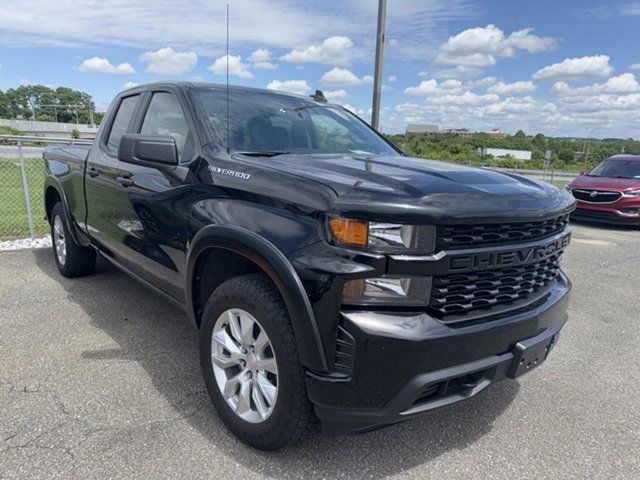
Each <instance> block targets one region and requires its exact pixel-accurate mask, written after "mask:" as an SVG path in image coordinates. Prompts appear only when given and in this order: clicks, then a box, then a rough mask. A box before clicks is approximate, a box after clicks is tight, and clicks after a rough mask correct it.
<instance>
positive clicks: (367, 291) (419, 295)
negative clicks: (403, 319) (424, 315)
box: [342, 277, 431, 306]
mask: <svg viewBox="0 0 640 480" xmlns="http://www.w3.org/2000/svg"><path fill="white" fill-rule="evenodd" d="M430 288H431V277H404V278H398V277H378V278H364V279H360V280H350V281H348V282H346V283H345V284H344V288H343V289H342V302H343V303H345V304H348V305H370V304H376V305H406V306H424V305H427V303H428V302H429V290H430Z"/></svg>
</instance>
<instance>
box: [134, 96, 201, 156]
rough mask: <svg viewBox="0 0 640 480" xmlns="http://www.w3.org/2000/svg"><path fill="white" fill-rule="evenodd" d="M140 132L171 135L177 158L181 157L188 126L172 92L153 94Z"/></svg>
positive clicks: (187, 134)
mask: <svg viewBox="0 0 640 480" xmlns="http://www.w3.org/2000/svg"><path fill="white" fill-rule="evenodd" d="M140 133H143V134H145V135H169V136H171V137H173V139H174V140H175V141H176V147H177V148H178V158H182V153H183V152H184V149H185V144H186V143H187V137H188V136H189V127H188V125H187V120H186V119H185V117H184V113H183V112H182V108H181V107H180V102H179V101H178V99H177V98H176V96H175V95H174V94H172V93H167V92H157V93H154V94H153V97H151V103H149V108H148V109H147V113H146V114H145V116H144V120H143V121H142V129H141V130H140Z"/></svg>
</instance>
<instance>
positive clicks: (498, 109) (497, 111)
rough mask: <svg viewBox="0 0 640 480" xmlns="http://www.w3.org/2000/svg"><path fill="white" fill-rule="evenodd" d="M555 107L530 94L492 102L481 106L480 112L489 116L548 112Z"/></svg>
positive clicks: (553, 110)
mask: <svg viewBox="0 0 640 480" xmlns="http://www.w3.org/2000/svg"><path fill="white" fill-rule="evenodd" d="M555 111H556V107H555V105H554V104H553V103H550V102H549V103H543V102H541V101H539V100H537V99H535V98H533V97H531V96H526V97H511V98H507V99H506V100H503V101H501V102H496V103H493V104H492V105H488V106H485V107H482V108H481V110H480V112H481V113H482V114H484V115H490V116H504V115H507V116H508V115H519V114H523V113H532V114H535V113H538V114H540V115H541V114H543V113H545V112H546V113H548V112H555Z"/></svg>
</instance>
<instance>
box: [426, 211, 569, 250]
mask: <svg viewBox="0 0 640 480" xmlns="http://www.w3.org/2000/svg"><path fill="white" fill-rule="evenodd" d="M568 223H569V214H565V215H561V216H558V217H555V218H551V219H549V220H544V221H537V222H536V221H532V222H512V223H484V224H476V225H441V226H438V228H437V238H436V249H437V250H455V249H461V248H475V247H489V246H494V245H509V244H514V243H525V242H531V241H535V240H541V239H544V238H547V237H551V236H553V235H555V234H556V233H560V232H562V231H563V230H564V229H565V228H566V226H567V224H568Z"/></svg>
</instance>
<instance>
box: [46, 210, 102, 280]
mask: <svg viewBox="0 0 640 480" xmlns="http://www.w3.org/2000/svg"><path fill="white" fill-rule="evenodd" d="M51 242H52V244H53V258H54V259H55V261H56V266H57V267H58V271H59V272H60V273H61V274H62V276H64V277H68V278H72V277H82V276H84V275H89V274H90V273H92V272H93V270H94V269H95V264H96V252H95V250H94V249H93V248H91V247H83V246H80V245H78V244H77V243H76V242H75V241H74V240H73V237H72V236H71V234H70V230H69V223H68V221H67V216H66V215H65V211H64V205H62V202H58V203H56V204H55V205H54V207H53V209H52V210H51Z"/></svg>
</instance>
